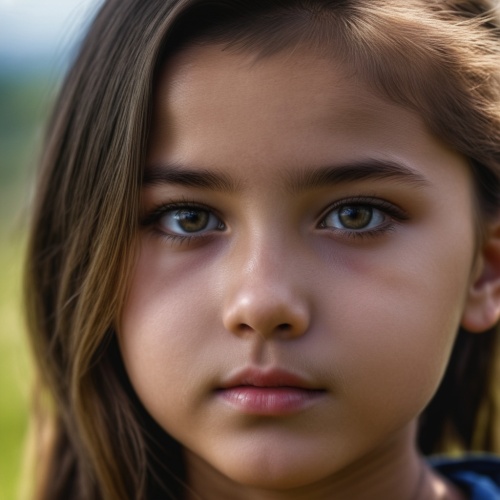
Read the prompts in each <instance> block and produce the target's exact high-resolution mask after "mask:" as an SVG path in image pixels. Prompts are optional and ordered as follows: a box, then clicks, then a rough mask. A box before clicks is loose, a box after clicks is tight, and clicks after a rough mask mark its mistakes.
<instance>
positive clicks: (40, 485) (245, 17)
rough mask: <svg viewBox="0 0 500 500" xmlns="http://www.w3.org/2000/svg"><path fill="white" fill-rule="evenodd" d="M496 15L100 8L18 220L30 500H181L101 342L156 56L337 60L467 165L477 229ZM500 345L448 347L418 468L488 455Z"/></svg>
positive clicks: (243, 0)
mask: <svg viewBox="0 0 500 500" xmlns="http://www.w3.org/2000/svg"><path fill="white" fill-rule="evenodd" d="M494 7H495V6H494V4H492V3H489V2H487V1H486V0H404V1H403V0H273V1H271V0H177V1H176V0H148V1H146V2H145V1H142V0H107V1H106V2H105V3H104V5H103V6H102V7H101V9H100V11H99V12H98V13H97V16H96V17H95V19H94V22H93V24H92V25H91V27H90V29H89V32H88V34H87V36H86V38H85V39H84V41H83V43H82V45H81V47H80V50H79V53H78V55H77V57H76V59H75V62H74V64H73V66H72V68H71V69H70V71H69V73H68V75H67V77H66V80H65V82H64V84H63V86H62V89H61V92H60V95H59V98H58V100H57V101H56V103H55V107H54V111H53V114H52V117H51V119H50V121H49V124H48V128H47V138H46V145H45V149H44V154H43V156H42V159H41V168H40V171H39V179H38V187H37V193H36V198H35V201H34V207H33V217H32V223H31V224H32V225H31V232H30V239H29V245H28V253H27V261H26V262H27V264H26V282H25V288H26V315H27V321H28V330H29V334H30V340H31V345H32V350H33V353H34V358H35V361H36V369H37V377H38V381H37V385H36V405H35V406H36V409H35V411H34V414H35V422H36V426H37V427H36V431H35V432H36V435H37V436H38V438H39V439H38V441H39V446H38V448H37V455H36V463H37V464H38V471H37V474H36V478H35V479H36V486H35V490H36V491H35V493H36V494H35V496H36V498H39V499H56V500H57V499H66V498H72V499H99V498H106V499H126V498H130V499H143V498H151V497H155V493H154V492H155V491H156V492H159V491H162V496H163V497H165V496H167V495H170V498H182V495H183V493H182V492H183V481H184V478H185V472H184V469H183V467H184V466H183V456H182V447H181V445H180V444H178V443H176V442H175V441H174V440H173V439H172V438H170V437H169V436H168V435H167V434H166V433H165V432H164V431H163V430H162V429H160V428H159V426H158V425H157V424H156V423H155V422H154V421H153V420H152V419H151V417H149V415H148V414H147V412H146V411H145V409H144V408H143V407H142V406H141V404H140V402H139V401H138V398H137V397H136V395H135V394H134V391H133V389H132V388H131V385H130V382H129V381H128V378H127V375H126V373H125V370H124V367H123V364H122V360H121V356H120V353H119V349H118V345H117V341H116V335H115V333H114V332H115V325H116V321H117V318H119V317H120V309H121V307H122V306H123V303H124V298H125V294H126V292H127V280H128V275H129V269H130V268H131V263H132V262H133V261H134V259H135V256H136V233H137V225H138V224H137V220H138V217H139V202H140V186H141V180H142V170H143V166H144V163H145V152H146V150H147V144H148V135H149V130H150V124H151V117H152V100H153V95H154V89H155V83H156V81H157V76H158V73H159V71H160V70H161V68H162V67H163V65H164V64H165V61H166V60H168V57H169V55H170V54H172V53H175V52H176V51H179V50H182V48H183V47H184V46H186V45H189V44H195V43H196V44H212V43H218V44H224V45H225V46H226V47H227V49H228V50H229V49H230V50H235V51H247V52H248V51H253V52H254V53H255V54H257V55H258V56H259V57H271V56H272V55H273V54H276V53H279V52H280V51H283V50H285V49H288V48H293V47H294V46H296V45H301V44H306V45H308V46H310V47H311V48H312V49H314V50H316V51H319V52H320V53H321V54H323V55H325V56H326V57H330V58H334V59H335V60H337V61H340V62H341V63H343V64H345V65H346V66H347V67H349V68H350V69H352V71H353V74H354V75H356V77H358V78H360V79H362V80H363V81H366V82H367V83H368V84H369V85H370V87H371V88H372V89H373V91H374V92H376V93H378V94H379V95H380V96H382V97H383V98H385V99H390V100H391V101H393V102H396V103H398V104H400V105H402V106H405V107H407V108H409V109H412V110H414V111H416V112H417V113H419V114H420V116H422V117H423V119H424V120H425V122H426V124H427V126H428V127H429V129H430V130H431V131H432V132H433V133H434V134H435V135H436V136H438V137H440V138H441V139H443V140H444V141H445V142H446V143H448V144H449V145H450V146H451V147H452V148H453V149H455V150H456V151H458V152H460V153H461V154H463V155H464V156H465V157H467V158H468V160H469V164H470V168H471V170H472V172H473V174H474V179H475V183H476V186H475V189H476V193H477V196H476V198H477V205H478V214H477V221H478V222H477V224H478V227H481V226H482V222H481V221H484V220H488V219H490V218H493V217H497V216H498V213H499V211H500V79H499V68H500V64H499V63H500V36H499V31H498V24H497V18H496V13H495V10H494ZM478 238H481V232H480V231H478ZM498 344H499V343H498V333H497V331H496V329H495V328H494V329H491V330H490V331H488V332H485V333H484V334H482V335H471V334H469V333H468V332H465V331H463V330H460V331H459V332H458V335H457V340H456V343H455V347H454V350H453V352H452V355H451V359H450V363H449V366H448V368H447V371H446V374H445V376H444V379H443V381H442V383H441V386H440V388H439V389H438V391H437V393H436V394H435V396H434V398H433V399H432V401H431V402H430V404H429V406H428V407H427V409H426V410H425V412H424V413H423V415H422V417H421V421H420V429H419V437H418V442H419V446H420V449H421V450H422V452H423V453H426V454H429V453H438V452H445V451H449V450H450V449H462V450H484V451H497V452H498V451H500V436H499V435H498V434H495V432H498V425H499V414H500V411H499V408H498V404H499V401H498V399H499V398H498V393H497V394H496V395H495V386H494V374H495V370H498V369H499V367H498V366H496V365H498V361H495V360H496V359H500V358H498V357H496V349H497V348H498ZM495 363H496V365H495ZM497 373H498V372H497ZM497 390H498V389H497ZM495 429H496V430H497V431H495Z"/></svg>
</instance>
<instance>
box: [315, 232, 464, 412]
mask: <svg viewBox="0 0 500 500" xmlns="http://www.w3.org/2000/svg"><path fill="white" fill-rule="evenodd" d="M436 241H438V240H436ZM466 241H467V240H466ZM469 241H471V239H469ZM451 249H452V246H443V247H441V246H439V245H437V246H434V247H429V246H427V247H425V248H422V247H419V246H418V245H408V246H402V247H401V248H399V249H398V251H397V252H394V253H391V254H390V255H379V256H377V255H373V258H370V259H360V258H356V257H355V256H354V257H353V256H350V257H349V256H345V257H344V258H343V259H342V260H343V265H344V272H343V274H342V273H340V275H339V274H338V275H337V283H336V284H335V285H330V284H328V283H324V285H323V286H324V288H325V290H326V291H327V293H325V296H326V297H330V302H326V301H325V302H324V303H323V305H322V310H324V311H328V319H327V320H326V322H327V323H328V324H330V325H331V326H332V336H333V337H334V338H335V341H332V344H331V351H330V353H329V356H330V357H331V363H332V364H334V365H336V366H337V369H338V370H339V377H338V380H340V381H341V386H340V388H339V390H340V391H341V392H342V393H343V394H345V397H347V398H350V397H352V398H353V404H355V405H356V406H357V407H358V410H359V411H358V412H355V413H358V414H363V413H366V412H370V414H371V416H372V418H373V419H376V418H377V415H378V416H380V418H387V417H386V415H387V414H388V413H391V412H392V413H393V415H395V416H398V418H401V419H402V420H405V419H409V418H411V417H413V416H415V415H417V414H418V413H419V412H421V411H422V410H423V408H424V407H425V406H426V404H427V403H428V401H429V400H430V398H431V397H432V395H433V394H434V392H435V390H436V388H437V386H438V384H439V382H440V380H441V378H442V376H443V373H444V370H445V368H446V365H447V362H448V359H449V355H450V352H451V349H452V347H453V343H454V340H455V336H456V332H457V330H458V327H459V323H460V319H461V315H462V310H463V304H464V301H465V298H466V293H467V289H468V281H469V274H468V271H467V270H468V269H470V266H471V261H472V247H471V249H470V251H469V250H467V251H464V252H455V253H453V252H452V251H451ZM403 256H404V257H403ZM339 280H340V282H339ZM325 281H326V280H325ZM339 287H340V288H342V289H343V290H344V293H335V291H334V290H338V288H339ZM329 289H331V292H330V293H329V292H328V290H329ZM317 355H318V356H322V353H321V349H318V350H317ZM323 356H324V354H323Z"/></svg>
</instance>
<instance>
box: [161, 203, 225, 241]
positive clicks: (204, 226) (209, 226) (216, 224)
mask: <svg viewBox="0 0 500 500" xmlns="http://www.w3.org/2000/svg"><path fill="white" fill-rule="evenodd" d="M158 225H159V226H160V228H161V229H162V230H164V231H165V232H166V233H169V234H171V235H176V236H186V235H194V234H196V233H203V232H208V231H214V230H221V229H224V224H223V222H222V221H221V220H220V219H219V218H218V217H216V215H215V214H214V213H212V212H211V211H210V210H207V209H205V208H201V207H189V206H187V207H176V208H172V209H170V210H165V211H164V212H163V214H162V215H161V217H159V218H158Z"/></svg>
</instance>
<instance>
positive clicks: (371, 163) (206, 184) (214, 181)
mask: <svg viewBox="0 0 500 500" xmlns="http://www.w3.org/2000/svg"><path fill="white" fill-rule="evenodd" d="M289 174H290V175H289V177H288V178H287V179H286V181H285V186H286V188H287V189H288V190H289V191H291V192H292V193H298V192H301V191H305V190H308V189H314V188H319V187H323V186H328V185H332V184H348V183H352V182H356V181H364V180H392V181H396V182H403V183H406V184H411V185H414V186H415V187H425V186H428V185H429V184H430V183H429V181H428V180H427V179H426V178H425V177H424V176H423V175H421V174H420V173H418V172H416V171H415V170H413V169H411V168H410V167H407V166H405V165H403V164H401V163H396V162H393V161H387V160H377V159H366V160H360V161H354V162H350V163H347V164H342V165H333V166H326V167H320V168H304V169H301V170H299V171H295V172H290V173H289ZM162 184H177V185H181V186H187V187H194V188H201V189H210V190H214V191H222V192H235V191H238V190H241V186H240V185H239V184H238V183H237V182H236V181H235V180H234V179H232V178H231V177H230V176H229V175H227V174H225V173H223V172H217V171H213V170H208V169H203V168H196V169H191V168H188V167H185V166H182V165H180V164H154V165H149V166H147V167H146V169H145V171H144V174H143V179H142V185H143V186H144V187H149V186H156V185H162Z"/></svg>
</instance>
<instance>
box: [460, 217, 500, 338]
mask: <svg viewBox="0 0 500 500" xmlns="http://www.w3.org/2000/svg"><path fill="white" fill-rule="evenodd" d="M499 319H500V221H496V222H495V224H494V225H490V226H489V227H488V228H487V237H486V239H485V240H484V241H483V244H482V247H480V248H479V250H478V256H477V262H476V267H475V273H474V276H473V277H472V280H471V284H470V288H469V292H468V296H467V300H466V303H465V308H464V313H463V316H462V321H461V325H462V327H463V328H465V329H466V330H468V331H469V332H473V333H481V332H484V331H485V330H488V329H489V328H492V327H493V326H494V325H495V324H496V323H497V322H498V321H499Z"/></svg>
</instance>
